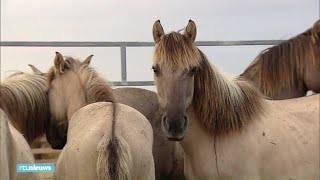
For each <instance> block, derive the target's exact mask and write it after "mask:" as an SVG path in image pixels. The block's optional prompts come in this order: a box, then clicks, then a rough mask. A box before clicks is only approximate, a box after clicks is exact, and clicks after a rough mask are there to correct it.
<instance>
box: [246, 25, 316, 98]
mask: <svg viewBox="0 0 320 180" xmlns="http://www.w3.org/2000/svg"><path fill="white" fill-rule="evenodd" d="M319 36H320V20H318V21H317V22H315V23H314V25H313V27H312V28H310V29H308V30H307V31H305V32H303V33H301V34H299V35H297V36H295V37H293V38H291V39H289V40H287V41H284V42H282V43H280V44H278V45H275V46H273V47H270V48H268V49H266V50H264V51H262V52H261V53H260V54H259V55H258V56H257V57H256V59H255V60H254V61H253V62H252V63H251V64H250V65H249V66H248V68H247V69H245V71H244V72H243V73H242V74H241V75H240V76H242V77H244V78H246V79H248V80H250V81H252V83H253V84H254V85H255V86H256V87H257V88H258V89H259V90H260V92H261V93H263V94H264V95H265V96H267V97H269V98H271V99H275V100H281V99H289V98H296V97H302V96H305V95H306V93H307V91H308V90H311V91H313V92H315V93H320V78H319V77H320V39H319Z"/></svg>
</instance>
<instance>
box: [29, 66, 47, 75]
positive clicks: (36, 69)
mask: <svg viewBox="0 0 320 180" xmlns="http://www.w3.org/2000/svg"><path fill="white" fill-rule="evenodd" d="M28 66H30V68H31V69H32V71H33V73H34V74H37V75H43V72H41V71H40V70H39V69H38V68H36V67H35V66H34V65H32V64H28Z"/></svg>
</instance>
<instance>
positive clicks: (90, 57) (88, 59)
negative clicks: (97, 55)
mask: <svg viewBox="0 0 320 180" xmlns="http://www.w3.org/2000/svg"><path fill="white" fill-rule="evenodd" d="M92 57H93V54H91V55H90V56H88V57H87V58H86V59H85V60H84V61H83V62H82V63H81V64H87V65H89V64H90V63H91V59H92Z"/></svg>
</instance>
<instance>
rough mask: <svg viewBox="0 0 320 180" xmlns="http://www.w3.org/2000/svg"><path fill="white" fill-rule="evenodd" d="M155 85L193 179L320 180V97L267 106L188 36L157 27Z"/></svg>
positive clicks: (166, 127)
mask: <svg viewBox="0 0 320 180" xmlns="http://www.w3.org/2000/svg"><path fill="white" fill-rule="evenodd" d="M153 35H154V41H155V43H156V44H155V50H154V62H153V67H152V68H153V70H154V79H155V84H156V86H157V91H158V99H159V103H160V106H161V107H162V108H163V109H164V113H163V117H162V123H161V124H162V125H161V126H162V130H163V132H164V134H165V136H167V138H169V139H170V140H174V141H179V142H180V144H181V146H182V148H183V150H184V171H185V176H186V178H187V179H216V178H217V179H218V178H222V179H247V178H252V179H296V178H297V179H317V178H319V176H320V172H319V168H320V159H319V145H320V144H319V140H320V139H319V135H320V134H319V130H320V128H319V122H320V120H319V97H320V96H319V95H313V96H309V97H303V98H297V99H291V100H283V101H267V100H265V99H264V96H262V95H261V93H260V92H259V91H258V90H257V89H256V88H255V87H254V86H253V85H252V84H251V83H250V82H249V81H246V80H244V79H243V78H242V77H237V78H235V79H233V80H230V79H228V78H226V77H225V75H224V74H222V73H221V72H219V71H218V69H217V68H215V67H214V66H213V65H211V64H210V62H209V60H208V59H207V57H206V56H205V55H204V54H203V53H202V52H201V51H200V50H199V49H197V47H196V45H195V44H194V40H195V36H196V25H195V23H194V22H193V21H192V20H190V21H189V23H188V25H187V27H186V29H185V33H184V34H180V33H177V32H172V33H169V34H164V31H163V28H162V26H161V24H160V21H156V22H155V23H154V26H153Z"/></svg>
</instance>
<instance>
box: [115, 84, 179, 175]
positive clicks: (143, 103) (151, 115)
mask: <svg viewBox="0 0 320 180" xmlns="http://www.w3.org/2000/svg"><path fill="white" fill-rule="evenodd" d="M113 94H114V96H115V98H116V100H117V102H118V103H122V104H125V105H128V106H130V107H132V108H134V109H136V110H138V111H139V112H140V113H142V114H143V115H144V116H145V117H146V118H147V119H148V120H149V122H150V123H151V126H152V129H153V139H154V141H153V157H154V162H155V172H156V179H158V180H161V179H162V180H170V179H172V180H183V179H185V177H184V174H183V151H182V149H181V147H180V145H179V144H178V143H176V142H171V141H168V140H167V138H166V137H165V136H164V134H163V133H162V130H161V117H162V114H163V112H162V111H161V109H159V102H158V98H157V93H155V92H153V91H149V90H146V89H140V88H117V89H114V90H113Z"/></svg>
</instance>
